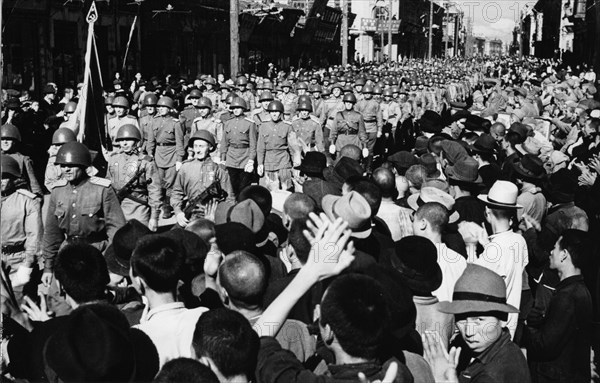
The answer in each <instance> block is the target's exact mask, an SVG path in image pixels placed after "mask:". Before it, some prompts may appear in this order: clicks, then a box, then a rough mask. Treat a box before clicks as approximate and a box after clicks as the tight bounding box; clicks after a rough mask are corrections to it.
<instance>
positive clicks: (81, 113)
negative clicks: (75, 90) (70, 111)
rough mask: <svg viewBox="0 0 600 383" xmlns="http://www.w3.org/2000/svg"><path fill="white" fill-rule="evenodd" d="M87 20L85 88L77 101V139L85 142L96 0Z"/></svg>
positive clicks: (96, 11) (96, 17)
mask: <svg viewBox="0 0 600 383" xmlns="http://www.w3.org/2000/svg"><path fill="white" fill-rule="evenodd" d="M85 19H86V21H87V22H88V36H87V44H86V50H85V73H84V75H83V88H82V89H81V91H82V92H81V98H82V99H81V100H79V102H78V103H77V111H76V112H78V113H77V116H78V120H79V124H77V131H76V133H77V141H79V142H83V140H84V138H85V137H84V134H85V127H84V126H82V125H83V124H84V123H85V115H86V113H87V108H86V104H87V100H86V99H85V98H86V97H87V95H88V89H89V87H90V77H91V74H90V65H91V56H92V44H93V40H94V23H95V22H96V20H98V10H97V9H96V2H94V1H92V5H91V6H90V10H89V11H88V14H87V16H86V18H85Z"/></svg>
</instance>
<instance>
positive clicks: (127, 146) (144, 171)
mask: <svg viewBox="0 0 600 383" xmlns="http://www.w3.org/2000/svg"><path fill="white" fill-rule="evenodd" d="M141 139H142V136H141V135H140V132H139V130H138V129H137V128H136V127H135V126H133V125H123V126H121V128H119V131H118V132H117V139H116V140H117V142H118V143H119V146H120V149H121V150H120V151H119V152H118V153H117V152H114V153H112V155H111V156H110V157H109V158H108V159H107V162H108V169H107V173H106V178H108V179H109V180H111V182H112V185H113V187H114V188H115V190H116V192H117V197H118V198H119V200H121V209H123V215H124V216H125V219H126V220H127V221H129V220H132V219H137V220H138V221H140V222H142V223H143V224H144V225H147V226H148V227H149V228H150V230H152V231H156V229H157V228H158V212H159V210H160V199H161V198H160V197H161V190H160V179H159V177H158V169H157V168H156V164H155V163H154V161H153V160H152V157H150V156H148V155H143V154H141V153H140V152H139V150H138V148H137V145H138V144H139V142H140V141H141Z"/></svg>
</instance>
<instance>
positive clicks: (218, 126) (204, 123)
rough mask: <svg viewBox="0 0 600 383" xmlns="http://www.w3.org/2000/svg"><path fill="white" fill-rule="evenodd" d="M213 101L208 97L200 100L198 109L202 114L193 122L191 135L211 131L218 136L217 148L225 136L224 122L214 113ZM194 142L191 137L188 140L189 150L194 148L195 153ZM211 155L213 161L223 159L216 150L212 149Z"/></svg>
mask: <svg viewBox="0 0 600 383" xmlns="http://www.w3.org/2000/svg"><path fill="white" fill-rule="evenodd" d="M212 108H213V103H212V101H211V100H210V99H209V98H208V97H202V98H201V99H200V100H199V101H198V109H199V110H200V116H199V117H196V119H194V121H193V122H192V130H191V135H192V136H193V135H194V133H196V132H197V131H200V130H206V131H207V132H210V134H212V136H213V137H217V149H218V148H219V146H218V145H219V143H220V142H221V140H222V138H223V124H222V122H221V120H220V119H219V118H217V117H215V115H214V114H213V113H212ZM192 146H193V142H192V141H191V139H190V142H188V150H190V149H191V150H192V153H193V148H192ZM211 153H212V154H211V157H212V159H213V161H215V162H216V163H219V162H220V160H221V156H220V155H219V153H218V152H217V151H216V150H211ZM194 157H195V155H192V157H191V158H194Z"/></svg>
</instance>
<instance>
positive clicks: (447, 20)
mask: <svg viewBox="0 0 600 383" xmlns="http://www.w3.org/2000/svg"><path fill="white" fill-rule="evenodd" d="M444 22H445V23H446V39H445V40H446V41H445V42H444V58H447V57H448V40H450V2H448V3H446V6H445V7H444Z"/></svg>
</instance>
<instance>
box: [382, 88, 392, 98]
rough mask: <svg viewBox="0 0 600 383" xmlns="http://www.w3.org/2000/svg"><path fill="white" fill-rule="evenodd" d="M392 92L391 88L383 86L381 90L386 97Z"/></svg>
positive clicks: (390, 95)
mask: <svg viewBox="0 0 600 383" xmlns="http://www.w3.org/2000/svg"><path fill="white" fill-rule="evenodd" d="M393 94H394V92H393V91H392V88H385V89H384V90H383V95H384V96H387V97H392V96H393Z"/></svg>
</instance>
